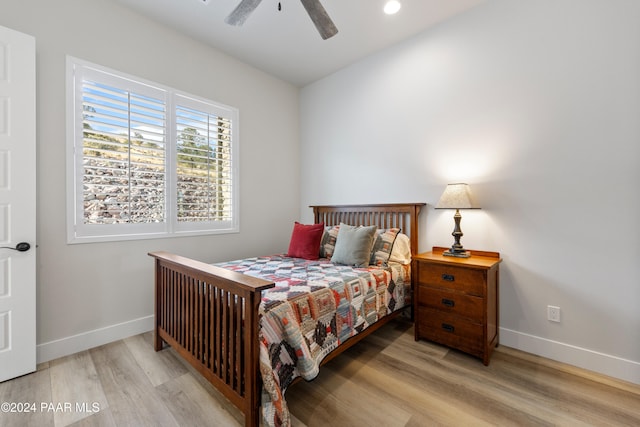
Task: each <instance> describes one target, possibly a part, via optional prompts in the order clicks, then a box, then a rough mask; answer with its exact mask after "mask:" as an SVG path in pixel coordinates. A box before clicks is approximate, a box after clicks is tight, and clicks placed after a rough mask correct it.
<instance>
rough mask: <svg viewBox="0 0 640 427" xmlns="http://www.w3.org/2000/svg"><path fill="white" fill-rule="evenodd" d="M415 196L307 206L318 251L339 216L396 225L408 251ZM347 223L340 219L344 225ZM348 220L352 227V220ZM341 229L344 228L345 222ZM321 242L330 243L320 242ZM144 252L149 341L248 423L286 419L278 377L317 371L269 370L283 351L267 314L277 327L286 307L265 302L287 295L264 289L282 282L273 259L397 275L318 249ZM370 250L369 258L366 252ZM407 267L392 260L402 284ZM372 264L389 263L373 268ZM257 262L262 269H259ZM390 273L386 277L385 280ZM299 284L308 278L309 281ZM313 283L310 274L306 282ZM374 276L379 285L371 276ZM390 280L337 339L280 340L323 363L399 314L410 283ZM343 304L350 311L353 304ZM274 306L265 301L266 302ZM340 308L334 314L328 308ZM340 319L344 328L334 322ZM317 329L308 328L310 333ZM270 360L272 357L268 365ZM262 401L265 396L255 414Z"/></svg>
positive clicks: (307, 267) (294, 266) (367, 224)
mask: <svg viewBox="0 0 640 427" xmlns="http://www.w3.org/2000/svg"><path fill="white" fill-rule="evenodd" d="M423 206H424V203H410V204H375V205H337V206H311V208H312V209H313V213H314V224H322V227H323V230H324V232H323V233H322V235H323V241H322V244H321V250H320V252H321V254H320V255H325V254H323V253H322V252H323V249H322V248H323V247H324V245H325V243H327V241H326V239H327V236H328V235H329V234H330V233H331V232H336V230H337V232H339V229H340V225H341V224H348V225H351V226H362V227H359V228H358V229H357V230H360V231H361V229H364V228H376V229H377V230H380V233H382V232H383V231H386V230H391V229H395V230H399V231H400V233H398V235H400V234H404V235H405V238H406V241H407V245H408V246H409V249H410V253H411V255H414V254H416V253H417V252H418V235H419V233H418V215H419V214H420V211H421V208H422V207H423ZM296 226H297V225H296ZM346 228H347V227H344V226H343V229H346ZM353 230H356V228H355V227H354V229H353ZM354 232H355V231H354ZM358 232H359V231H358ZM294 233H295V227H294ZM342 233H346V231H345V230H343V231H342ZM378 235H381V234H378V233H377V234H376V236H378ZM334 237H335V235H334ZM374 239H375V238H374ZM343 241H344V240H343ZM329 243H332V244H335V245H336V248H334V249H336V251H337V249H338V248H337V243H336V242H335V239H334V240H333V241H331V239H329ZM329 247H331V245H328V246H327V248H329ZM289 250H291V246H290V248H289ZM327 250H328V249H327ZM329 254H330V253H329ZM149 255H150V256H152V257H153V258H154V259H155V331H154V348H155V350H156V351H160V350H161V349H162V348H163V347H164V344H165V343H166V344H168V345H170V346H171V347H173V348H174V349H175V350H176V351H177V353H178V354H179V355H180V356H181V357H182V358H184V359H185V360H186V361H187V362H188V363H189V364H190V365H192V366H193V367H194V368H195V369H196V370H197V371H198V372H199V373H200V374H202V375H203V376H204V377H205V378H206V379H207V380H208V381H209V382H210V383H211V384H212V385H213V386H214V387H215V388H216V389H218V390H219V391H220V392H221V393H222V394H223V395H224V396H225V397H226V398H228V399H229V401H231V403H233V404H234V405H235V406H236V407H237V408H238V409H239V410H240V411H241V412H242V413H243V414H244V416H245V425H246V426H252V427H253V426H258V425H259V424H260V419H261V418H263V419H265V420H266V421H267V424H274V425H278V424H283V425H287V424H288V412H287V410H286V402H285V401H284V391H285V390H286V386H288V385H290V382H291V381H293V380H298V379H300V378H301V377H303V378H305V379H309V378H312V377H313V376H314V375H315V374H317V372H313V371H314V369H315V366H310V367H309V368H308V369H306V371H307V372H306V375H305V372H304V370H305V369H300V371H301V372H298V370H297V368H294V369H293V370H294V371H295V372H291V367H288V368H287V369H288V371H287V375H286V384H285V385H283V386H282V387H281V384H280V383H281V382H282V381H285V380H283V377H282V374H281V373H277V372H279V371H277V369H276V367H275V365H282V361H283V360H285V359H287V357H288V356H289V355H288V354H287V351H284V352H283V353H284V354H283V355H279V356H278V358H275V357H274V355H273V352H271V351H270V349H271V346H270V345H268V342H269V339H268V337H269V336H270V333H271V332H273V331H272V329H273V327H274V326H273V325H274V324H275V325H276V326H277V327H283V325H285V326H286V324H288V323H287V316H284V319H283V316H280V315H277V316H280V317H274V316H276V315H275V314H272V310H269V311H265V306H269V305H273V306H274V307H276V308H278V307H279V309H282V308H283V306H285V304H274V303H273V302H274V299H278V298H279V297H275V296H274V297H270V295H277V293H276V292H277V291H279V290H280V291H282V288H281V287H282V283H281V281H280V279H279V277H280V276H279V275H280V273H279V271H280V270H282V269H283V268H282V267H281V264H278V263H279V262H280V263H281V262H285V263H288V266H289V267H288V269H290V270H292V271H297V272H301V271H302V272H304V274H305V277H306V278H307V279H308V278H309V277H311V276H313V275H316V274H317V272H318V271H322V272H323V274H325V273H326V272H327V271H328V273H326V274H329V275H331V274H335V271H339V274H340V275H347V276H348V275H354V274H356V275H358V276H359V277H361V278H360V279H358V280H361V281H362V280H367V279H366V278H367V277H371V278H372V279H371V280H373V281H375V282H376V283H378V282H383V280H382V277H383V276H384V278H385V280H387V281H388V280H389V277H392V276H393V277H395V276H394V275H395V274H396V273H395V271H396V270H392V269H391V268H387V267H386V264H385V265H383V266H381V267H374V266H372V267H364V266H363V267H364V268H356V269H354V270H355V271H353V272H351V271H348V270H347V269H346V268H343V266H342V265H338V266H335V265H332V264H330V263H329V261H328V260H327V259H326V258H320V259H319V260H317V261H310V260H307V259H298V258H289V257H286V256H283V255H274V256H270V257H256V258H249V259H247V260H237V261H230V262H225V263H219V264H217V265H213V264H206V263H203V262H199V261H196V260H193V259H189V258H185V257H181V256H179V255H175V254H171V253H168V252H152V253H149ZM371 259H372V260H373V259H374V258H373V253H372V258H371ZM388 264H392V263H388ZM256 265H257V267H256ZM273 265H277V267H275V269H276V270H278V272H274V269H273V268H271V266H273ZM265 266H268V267H269V268H266V267H265ZM409 267H410V264H409V265H406V263H405V264H404V265H403V266H401V267H397V266H394V268H396V269H399V270H402V269H403V268H404V269H405V270H406V271H405V274H408V283H409V286H410V283H411V282H415V281H414V280H412V275H413V274H414V273H413V272H411V271H410V268H409ZM376 268H377V269H378V270H384V271H387V273H380V272H379V271H378V270H376ZM399 270H398V271H399ZM265 272H266V273H267V274H263V273H265ZM326 274H325V275H326ZM367 275H368V276H367ZM265 277H266V279H265ZM314 277H315V276H314ZM363 278H364V279H363ZM318 280H319V281H320V282H322V280H325V278H324V276H323V278H320V279H318ZM325 283H328V284H329V285H330V286H329V287H331V286H334V281H333V279H331V280H325ZM389 283H394V282H393V280H391V282H389ZM304 284H305V285H307V283H304ZM286 285H287V284H285V286H286ZM313 285H317V283H316V282H313ZM378 285H379V283H378ZM375 286H377V285H376V284H374V287H375ZM313 287H314V286H311V288H313ZM380 287H382V285H380ZM390 287H392V288H393V289H392V291H390V290H389V289H386V288H385V289H384V292H386V293H385V294H384V295H383V294H382V292H383V291H380V292H378V295H377V297H376V298H377V299H376V298H374V303H375V301H378V305H377V306H375V308H373V307H374V306H372V316H371V317H370V318H366V319H365V320H364V323H363V321H362V319H360V320H359V323H357V325H356V327H355V329H354V331H355V332H353V336H351V335H350V333H349V332H348V331H347V332H345V335H344V336H343V337H342V338H341V339H340V340H335V337H334V341H339V345H337V344H336V343H334V342H331V343H329V344H328V345H324V344H325V343H324V342H323V343H322V344H323V345H322V346H320V347H322V348H319V349H318V348H316V347H318V345H317V344H314V343H310V342H309V341H310V340H309V339H307V338H306V336H305V335H304V332H300V333H298V332H295V333H294V336H295V340H297V341H302V343H300V348H297V347H295V346H291V345H289V344H286V345H285V347H286V350H288V351H289V353H290V356H291V357H292V358H294V359H296V360H298V357H299V359H300V360H303V359H304V360H306V359H308V360H311V359H314V360H315V359H317V362H318V364H324V363H326V362H328V361H329V360H331V359H333V358H334V357H336V356H337V355H338V354H340V353H341V352H343V351H344V350H346V349H347V348H349V347H351V346H353V345H354V344H356V343H357V342H358V341H360V340H361V339H362V338H364V337H366V336H367V335H369V334H370V333H372V332H374V331H375V330H376V329H378V328H380V327H381V326H383V325H384V324H386V323H387V322H389V321H390V320H392V319H394V318H396V317H397V316H398V315H400V314H402V313H403V312H404V308H406V307H410V306H411V304H410V303H409V302H408V301H407V300H405V301H396V300H401V299H402V298H403V297H404V298H406V297H407V295H406V294H408V295H410V292H406V293H404V294H403V293H402V292H400V291H399V290H398V288H399V287H398V286H390ZM320 288H321V286H315V289H316V290H318V289H320ZM295 289H297V288H295ZM284 290H285V291H290V290H291V289H288V288H285V289H284ZM265 291H268V292H265ZM321 292H325V293H326V294H327V295H328V296H327V297H326V298H325V299H324V300H326V302H327V304H329V305H330V304H333V301H334V300H335V305H336V306H337V305H338V301H342V299H341V298H340V297H339V296H338V293H337V292H335V291H331V292H328V291H322V290H321ZM394 292H395V293H394ZM284 293H285V294H286V293H289V294H291V293H292V292H284ZM331 295H335V298H331ZM383 300H384V304H385V307H384V308H383V307H381V306H380V301H383ZM319 301H320V303H318V304H315V303H314V307H315V309H316V311H317V310H319V309H318V307H320V309H321V308H322V301H323V299H322V298H320V299H319ZM389 301H392V302H393V304H395V306H394V307H392V308H389V307H387V304H388V303H389ZM286 306H287V307H289V306H291V307H296V311H295V316H297V320H298V322H299V323H300V324H302V323H303V322H300V316H301V313H303V312H304V309H301V307H302V306H301V305H293V304H286ZM363 307H364V305H363ZM349 309H350V310H351V311H350V312H353V309H352V308H349ZM276 311H277V310H273V312H276ZM281 311H282V310H281ZM363 311H364V310H363ZM374 311H375V312H374ZM358 313H359V312H358ZM339 317H340V316H336V318H339ZM353 317H354V318H355V317H356V315H355V314H354V315H353ZM294 323H295V322H294ZM335 323H336V322H335V321H334V322H333V323H332V324H331V327H332V328H334V329H335V330H344V331H346V327H344V325H343V324H342V323H340V325H338V326H336V324H335ZM343 327H344V329H341V328H343ZM321 329H322V328H321ZM317 332H318V331H316V333H315V335H318V334H317ZM320 332H322V331H320ZM334 332H335V331H334ZM312 333H313V331H312ZM321 335H322V334H321ZM311 341H312V340H311ZM311 346H315V347H314V350H308V348H309V347H311ZM293 347H295V348H293ZM305 351H306V352H311V353H314V354H313V355H312V356H313V357H309V355H308V354H306V353H305ZM302 353H305V354H302ZM275 359H277V360H275ZM268 362H270V363H271V366H266V365H267V364H268ZM270 368H271V370H270ZM278 368H281V367H280V366H278ZM278 375H279V376H278ZM265 402H267V403H266V404H265ZM261 405H262V406H263V416H262V417H261V414H260V407H261Z"/></svg>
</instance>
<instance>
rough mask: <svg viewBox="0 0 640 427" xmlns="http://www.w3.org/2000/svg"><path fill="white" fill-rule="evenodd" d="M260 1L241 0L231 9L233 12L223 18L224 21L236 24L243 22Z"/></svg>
mask: <svg viewBox="0 0 640 427" xmlns="http://www.w3.org/2000/svg"><path fill="white" fill-rule="evenodd" d="M261 1H262V0H242V1H241V2H240V4H239V5H238V6H236V8H235V9H233V12H231V13H230V14H229V16H227V17H226V18H224V22H226V23H227V24H230V25H237V26H240V25H242V24H244V21H246V20H247V18H248V17H249V15H251V14H252V13H253V11H254V10H255V9H256V7H258V5H259V4H260V2H261Z"/></svg>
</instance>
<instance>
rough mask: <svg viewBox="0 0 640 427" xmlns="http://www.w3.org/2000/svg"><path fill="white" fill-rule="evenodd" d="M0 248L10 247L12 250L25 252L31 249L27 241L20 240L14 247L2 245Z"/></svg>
mask: <svg viewBox="0 0 640 427" xmlns="http://www.w3.org/2000/svg"><path fill="white" fill-rule="evenodd" d="M1 249H11V250H14V251H18V252H26V251H28V250H29V249H31V245H30V244H28V243H27V242H20V243H18V244H17V245H16V247H15V248H12V247H9V246H2V248H1Z"/></svg>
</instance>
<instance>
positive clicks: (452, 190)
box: [435, 183, 480, 258]
mask: <svg viewBox="0 0 640 427" xmlns="http://www.w3.org/2000/svg"><path fill="white" fill-rule="evenodd" d="M435 208H436V209H455V210H456V213H455V215H454V216H453V220H454V221H455V227H454V229H453V233H451V235H452V236H453V238H454V239H455V241H454V243H453V246H451V248H450V249H449V250H447V251H444V252H443V253H442V255H445V256H454V257H458V258H469V257H470V256H471V253H470V252H468V251H466V250H465V249H464V248H463V247H462V244H460V238H461V237H462V230H461V229H460V220H461V219H462V215H460V209H480V208H479V207H478V206H476V204H475V203H474V201H473V198H472V197H471V191H470V190H469V185H468V184H463V183H458V184H447V188H445V189H444V193H442V196H440V200H438V204H437V205H436V207H435Z"/></svg>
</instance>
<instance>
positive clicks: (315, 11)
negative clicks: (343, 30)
mask: <svg viewBox="0 0 640 427" xmlns="http://www.w3.org/2000/svg"><path fill="white" fill-rule="evenodd" d="M300 1H301V2H302V5H303V6H304V8H305V9H307V13H308V14H309V17H310V18H311V20H312V21H313V23H314V24H315V26H316V28H317V29H318V32H319V33H320V37H322V39H323V40H326V39H328V38H330V37H333V36H335V35H336V34H337V33H338V29H337V28H336V26H335V25H334V24H333V21H332V20H331V18H329V15H328V14H327V11H326V10H324V7H323V6H322V4H320V0H300Z"/></svg>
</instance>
